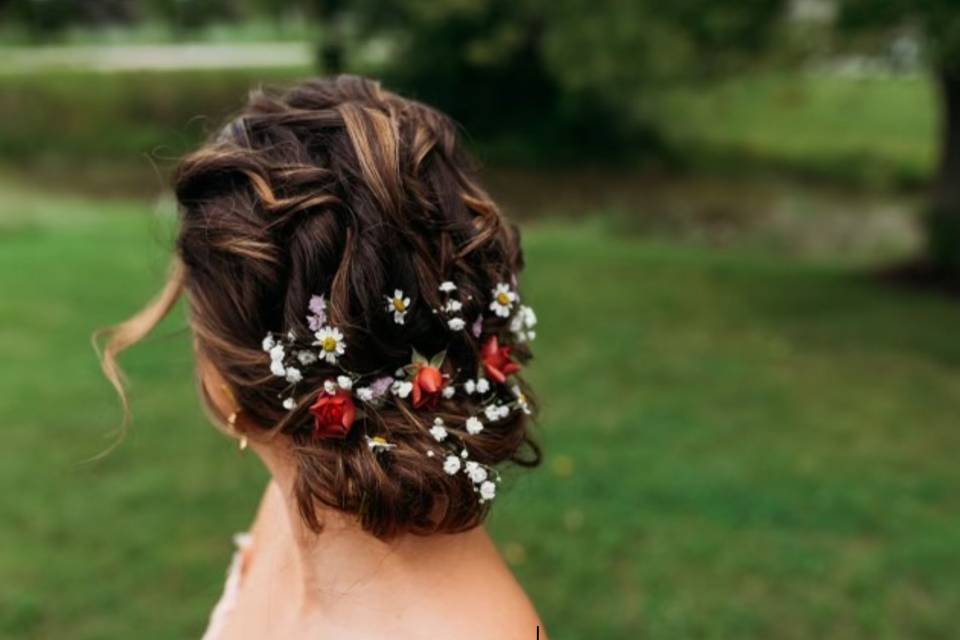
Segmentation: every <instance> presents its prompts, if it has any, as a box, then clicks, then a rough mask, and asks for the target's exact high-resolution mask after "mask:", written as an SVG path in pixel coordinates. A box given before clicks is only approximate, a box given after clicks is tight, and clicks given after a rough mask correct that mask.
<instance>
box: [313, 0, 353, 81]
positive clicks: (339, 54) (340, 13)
mask: <svg viewBox="0 0 960 640" xmlns="http://www.w3.org/2000/svg"><path fill="white" fill-rule="evenodd" d="M342 5H343V3H342V2H341V1H340V0H314V2H313V3H312V7H313V12H314V15H315V16H316V17H317V19H318V21H319V22H320V29H321V31H320V46H319V47H318V49H317V64H318V66H319V67H320V72H321V73H323V74H325V75H331V76H332V75H337V74H340V73H343V71H344V20H345V16H344V7H343V6H342Z"/></svg>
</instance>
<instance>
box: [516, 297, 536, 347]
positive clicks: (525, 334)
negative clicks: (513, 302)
mask: <svg viewBox="0 0 960 640" xmlns="http://www.w3.org/2000/svg"><path fill="white" fill-rule="evenodd" d="M535 326H537V314H535V313H534V312H533V309H531V308H530V307H528V306H527V305H525V304H522V305H520V307H519V308H518V309H517V313H516V315H514V316H513V318H512V319H511V320H510V331H512V332H513V335H514V336H515V337H516V339H517V342H532V341H533V339H534V338H536V337H537V332H536V331H534V330H533V328H534V327H535Z"/></svg>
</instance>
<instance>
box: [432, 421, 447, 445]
mask: <svg viewBox="0 0 960 640" xmlns="http://www.w3.org/2000/svg"><path fill="white" fill-rule="evenodd" d="M430 435H431V436H433V439H434V440H436V441H437V442H443V441H444V440H446V439H447V428H446V427H445V426H444V424H443V420H442V419H441V418H436V419H434V421H433V426H432V427H430Z"/></svg>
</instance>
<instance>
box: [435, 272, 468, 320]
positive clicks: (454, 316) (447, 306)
mask: <svg viewBox="0 0 960 640" xmlns="http://www.w3.org/2000/svg"><path fill="white" fill-rule="evenodd" d="M437 289H439V291H440V293H443V294H445V295H446V302H444V303H443V307H442V308H441V309H440V311H441V312H443V314H444V316H445V317H446V319H447V327H449V329H450V330H451V331H463V329H464V328H465V327H466V326H467V321H466V320H464V319H463V316H462V315H461V312H462V311H463V303H462V302H460V301H459V300H457V299H456V298H454V297H453V294H454V292H455V291H456V290H457V285H455V284H454V283H452V282H450V281H449V280H446V281H444V282H441V283H440V286H439V287H437Z"/></svg>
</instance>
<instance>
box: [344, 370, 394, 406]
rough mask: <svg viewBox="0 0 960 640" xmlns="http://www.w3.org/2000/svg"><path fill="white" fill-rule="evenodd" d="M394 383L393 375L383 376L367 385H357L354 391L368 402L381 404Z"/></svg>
mask: <svg viewBox="0 0 960 640" xmlns="http://www.w3.org/2000/svg"><path fill="white" fill-rule="evenodd" d="M392 385H393V378H392V377H390V376H382V377H380V378H377V379H376V380H374V381H373V382H371V383H370V384H369V385H367V386H365V387H357V389H356V390H355V391H354V392H353V393H354V395H355V396H357V399H359V400H361V401H363V402H365V403H367V404H371V405H379V404H383V402H384V400H386V397H387V392H388V391H390V387H391V386H392Z"/></svg>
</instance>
